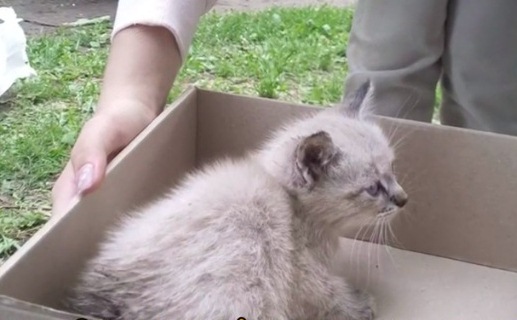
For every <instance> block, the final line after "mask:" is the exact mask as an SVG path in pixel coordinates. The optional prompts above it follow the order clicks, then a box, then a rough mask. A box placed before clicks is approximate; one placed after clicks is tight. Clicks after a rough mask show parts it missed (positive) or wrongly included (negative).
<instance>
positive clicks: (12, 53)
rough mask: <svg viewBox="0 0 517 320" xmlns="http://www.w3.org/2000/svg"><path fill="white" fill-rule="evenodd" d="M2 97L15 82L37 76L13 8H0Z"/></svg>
mask: <svg viewBox="0 0 517 320" xmlns="http://www.w3.org/2000/svg"><path fill="white" fill-rule="evenodd" d="M0 20H2V21H0V22H1V23H0V96H2V95H3V94H4V93H5V92H6V91H7V90H9V88H10V87H11V86H12V85H13V84H14V82H15V81H16V80H18V79H21V78H27V77H30V76H34V75H36V71H35V70H34V69H33V68H32V67H31V66H30V64H29V59H28V57H27V52H26V49H27V38H26V37H25V32H24V31H23V29H22V27H21V26H20V21H22V19H19V18H18V17H17V16H16V13H15V12H14V9H13V8H11V7H1V8H0Z"/></svg>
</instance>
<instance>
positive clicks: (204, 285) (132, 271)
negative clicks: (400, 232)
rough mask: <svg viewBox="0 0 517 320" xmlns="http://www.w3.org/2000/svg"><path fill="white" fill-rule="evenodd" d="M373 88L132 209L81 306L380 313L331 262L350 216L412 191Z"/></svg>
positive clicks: (370, 212)
mask: <svg viewBox="0 0 517 320" xmlns="http://www.w3.org/2000/svg"><path fill="white" fill-rule="evenodd" d="M368 87H369V84H368V83H366V84H365V85H363V86H362V87H361V88H360V89H359V90H358V91H357V93H356V95H355V96H353V97H351V98H349V99H348V100H347V101H345V102H343V103H341V104H340V105H339V106H338V107H334V108H329V109H326V110H324V111H320V112H318V113H317V114H316V115H315V116H312V117H310V118H307V119H302V120H298V121H295V122H294V123H292V124H290V125H287V126H285V127H284V128H283V129H282V130H279V131H278V132H276V134H275V135H274V136H273V137H272V138H271V139H270V140H269V141H268V142H267V143H265V145H264V146H263V148H262V149H260V150H257V151H255V152H253V153H250V154H249V155H248V156H247V157H245V158H242V159H236V160H229V159H225V160H221V161H219V162H217V163H216V164H213V165H211V166H208V167H205V169H204V170H202V171H198V172H196V173H194V174H192V175H190V176H189V178H188V179H186V180H185V181H184V182H183V184H182V185H181V186H179V187H178V188H176V189H175V190H174V191H173V192H171V193H170V194H168V195H167V197H164V198H163V199H162V200H160V201H157V202H155V203H154V204H152V205H150V206H148V207H146V208H144V209H142V210H140V211H139V212H138V213H136V214H133V215H132V216H131V217H127V218H125V220H124V221H123V223H122V224H121V225H120V226H119V227H118V228H117V229H115V230H113V231H112V233H111V234H110V238H109V240H108V241H106V242H105V243H103V245H102V249H101V251H100V253H99V254H98V256H96V257H95V258H94V259H93V260H91V261H90V262H89V264H88V265H87V269H86V270H85V272H84V273H83V274H82V278H81V282H80V284H79V285H78V286H77V287H76V295H75V299H74V300H72V301H73V302H72V306H73V309H75V311H78V312H82V313H84V314H87V315H91V316H97V317H99V318H102V319H117V320H119V319H120V320H121V319H124V320H152V319H157V320H158V319H178V320H187V319H194V320H201V319H218V320H237V318H239V317H244V318H246V319H247V320H282V319H285V320H287V319H290V320H295V319H300V320H302V319H306V320H318V319H322V320H323V319H325V320H333V319H335V320H338V319H339V320H345V319H350V320H359V319H361V320H366V319H373V316H374V308H373V306H372V300H371V299H370V297H369V296H368V295H367V294H364V293H361V292H359V291H357V290H355V289H354V288H352V287H351V286H350V285H349V284H347V282H345V280H344V279H342V278H339V277H337V276H335V275H333V274H332V273H331V271H330V270H329V265H330V260H331V258H332V257H333V254H334V252H335V250H336V246H337V241H338V235H339V233H340V230H341V229H342V227H343V226H344V225H345V224H346V223H347V222H348V221H350V220H352V219H359V218H361V219H364V218H365V217H366V218H372V219H374V218H375V217H376V216H377V215H379V214H383V215H386V214H392V213H396V212H397V209H398V208H399V207H402V206H403V205H404V204H405V202H406V200H407V196H406V194H405V193H404V191H403V189H402V188H401V187H400V185H399V184H398V183H397V180H396V178H395V176H394V174H393V172H392V161H393V158H394V155H393V152H392V149H391V148H390V146H389V143H388V141H387V138H386V137H385V136H384V135H383V133H382V131H381V130H380V128H378V127H377V126H376V125H375V124H374V123H373V122H370V121H369V120H368V114H367V113H365V108H364V106H363V104H364V103H363V100H364V98H365V95H366V93H367V91H368Z"/></svg>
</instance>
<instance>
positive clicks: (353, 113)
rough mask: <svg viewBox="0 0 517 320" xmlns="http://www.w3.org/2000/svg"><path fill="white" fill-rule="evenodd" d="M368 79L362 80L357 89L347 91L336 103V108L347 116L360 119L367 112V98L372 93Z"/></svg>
mask: <svg viewBox="0 0 517 320" xmlns="http://www.w3.org/2000/svg"><path fill="white" fill-rule="evenodd" d="M372 91H373V86H372V85H371V82H370V80H367V81H365V82H363V83H362V84H361V85H360V86H359V88H358V89H356V90H353V91H347V93H346V95H345V96H344V98H343V100H342V101H341V103H340V104H338V106H337V108H338V110H339V111H340V112H341V113H342V114H344V115H345V116H347V117H350V118H359V119H362V118H364V117H365V116H366V115H367V114H368V110H367V107H368V106H367V105H366V104H367V103H366V102H367V100H368V96H369V95H370V94H371V93H372Z"/></svg>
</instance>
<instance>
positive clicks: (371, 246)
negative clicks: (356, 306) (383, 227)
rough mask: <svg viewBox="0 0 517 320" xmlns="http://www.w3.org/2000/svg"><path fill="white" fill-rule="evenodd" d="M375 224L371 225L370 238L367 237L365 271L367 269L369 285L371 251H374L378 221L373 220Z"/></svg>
mask: <svg viewBox="0 0 517 320" xmlns="http://www.w3.org/2000/svg"><path fill="white" fill-rule="evenodd" d="M374 221H375V223H374V224H373V230H372V233H371V234H370V237H369V241H368V242H369V243H368V252H367V254H368V266H367V269H368V272H367V281H366V282H367V283H369V280H370V270H371V259H370V257H371V251H372V250H374V246H375V242H376V240H375V238H376V237H377V230H378V228H379V219H375V220H374Z"/></svg>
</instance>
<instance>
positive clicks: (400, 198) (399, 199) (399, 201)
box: [390, 191, 408, 208]
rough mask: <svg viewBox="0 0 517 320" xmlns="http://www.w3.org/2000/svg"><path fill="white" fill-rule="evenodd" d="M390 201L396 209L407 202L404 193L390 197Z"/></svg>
mask: <svg viewBox="0 0 517 320" xmlns="http://www.w3.org/2000/svg"><path fill="white" fill-rule="evenodd" d="M390 201H391V202H393V203H394V204H395V205H396V206H397V207H399V208H402V207H403V206H405V205H406V203H407V201H408V196H407V194H406V193H405V192H404V191H400V192H397V193H395V194H394V195H392V196H391V197H390Z"/></svg>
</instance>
